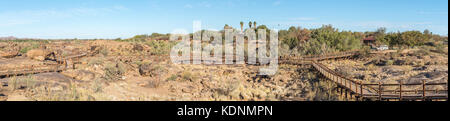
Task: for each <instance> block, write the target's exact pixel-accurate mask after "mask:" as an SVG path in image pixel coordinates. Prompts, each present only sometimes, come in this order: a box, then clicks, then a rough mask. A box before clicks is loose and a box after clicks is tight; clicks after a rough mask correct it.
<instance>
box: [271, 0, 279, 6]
mask: <svg viewBox="0 0 450 121" xmlns="http://www.w3.org/2000/svg"><path fill="white" fill-rule="evenodd" d="M272 4H273V5H274V6H278V5H280V4H281V1H279V0H277V1H275V2H273V3H272Z"/></svg>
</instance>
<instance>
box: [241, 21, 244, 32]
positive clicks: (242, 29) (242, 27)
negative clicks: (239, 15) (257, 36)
mask: <svg viewBox="0 0 450 121" xmlns="http://www.w3.org/2000/svg"><path fill="white" fill-rule="evenodd" d="M243 31H244V22H242V21H241V32H243Z"/></svg>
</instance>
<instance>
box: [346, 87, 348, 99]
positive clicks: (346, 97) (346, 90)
mask: <svg viewBox="0 0 450 121" xmlns="http://www.w3.org/2000/svg"><path fill="white" fill-rule="evenodd" d="M347 92H348V90H347V89H345V98H348V97H347Z"/></svg>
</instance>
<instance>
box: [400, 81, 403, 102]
mask: <svg viewBox="0 0 450 121" xmlns="http://www.w3.org/2000/svg"><path fill="white" fill-rule="evenodd" d="M402 86H403V81H400V86H399V87H400V95H399V97H400V99H399V100H400V101H402V100H403V96H402V92H403V91H402Z"/></svg>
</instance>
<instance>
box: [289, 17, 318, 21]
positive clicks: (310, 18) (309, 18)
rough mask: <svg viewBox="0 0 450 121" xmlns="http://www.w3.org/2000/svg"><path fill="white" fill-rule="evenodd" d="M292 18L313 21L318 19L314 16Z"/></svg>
mask: <svg viewBox="0 0 450 121" xmlns="http://www.w3.org/2000/svg"><path fill="white" fill-rule="evenodd" d="M291 20H293V21H312V20H317V18H313V17H298V18H292V19H291Z"/></svg>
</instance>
